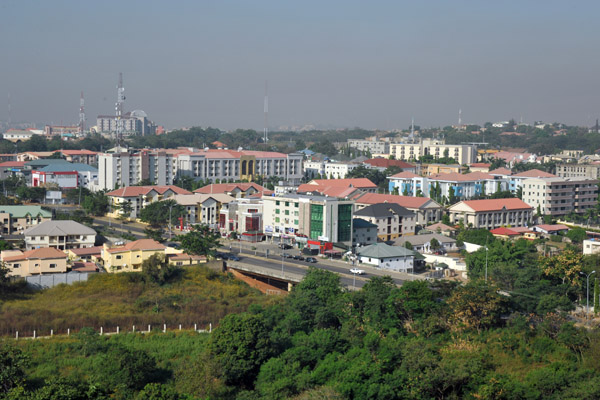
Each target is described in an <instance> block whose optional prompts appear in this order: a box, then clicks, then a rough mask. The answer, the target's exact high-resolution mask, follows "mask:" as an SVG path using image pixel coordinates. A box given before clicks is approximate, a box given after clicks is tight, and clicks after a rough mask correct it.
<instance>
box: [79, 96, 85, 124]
mask: <svg viewBox="0 0 600 400" xmlns="http://www.w3.org/2000/svg"><path fill="white" fill-rule="evenodd" d="M84 104H85V102H84V100H83V91H81V98H80V99H79V133H81V134H83V132H85V107H84Z"/></svg>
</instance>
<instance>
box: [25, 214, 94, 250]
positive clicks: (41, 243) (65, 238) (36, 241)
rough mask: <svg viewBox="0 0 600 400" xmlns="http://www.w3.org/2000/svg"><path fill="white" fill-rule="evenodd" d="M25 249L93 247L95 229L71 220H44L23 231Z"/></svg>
mask: <svg viewBox="0 0 600 400" xmlns="http://www.w3.org/2000/svg"><path fill="white" fill-rule="evenodd" d="M23 236H25V247H26V248H27V250H32V249H36V248H38V247H54V248H56V249H59V250H67V249H79V248H84V247H93V246H94V243H95V241H96V231H95V230H93V229H91V228H88V227H87V226H85V225H82V224H80V223H78V222H75V221H71V220H60V221H46V222H42V223H41V224H38V225H35V226H32V227H31V228H29V229H26V230H25V231H24V232H23Z"/></svg>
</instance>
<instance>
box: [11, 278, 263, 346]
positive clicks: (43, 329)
mask: <svg viewBox="0 0 600 400" xmlns="http://www.w3.org/2000/svg"><path fill="white" fill-rule="evenodd" d="M11 293H13V295H14V296H17V291H16V290H13V291H12V292H11ZM18 293H19V295H18V298H17V299H12V300H10V299H6V298H5V300H4V302H0V321H2V323H1V324H0V334H2V335H14V334H15V331H17V330H18V331H19V332H20V335H21V336H25V335H27V336H31V335H32V332H33V330H34V329H35V330H36V331H37V334H38V335H48V334H49V332H50V329H53V330H54V332H55V333H64V332H66V331H67V329H71V330H72V331H74V330H77V329H80V328H83V327H86V326H91V327H95V328H96V329H99V328H100V327H101V326H102V327H104V329H105V330H106V331H108V330H111V331H114V330H115V329H116V327H117V326H120V327H121V329H128V330H131V329H132V326H133V325H136V326H138V327H139V328H141V327H142V326H143V327H146V326H147V325H148V324H152V325H156V326H158V325H162V324H163V323H166V324H168V325H171V326H175V325H178V324H183V325H184V326H187V327H190V326H193V325H194V324H195V323H197V324H198V326H205V325H208V324H209V323H216V322H218V321H219V320H220V319H221V318H223V317H224V316H225V315H227V314H230V313H232V312H240V311H244V310H246V309H247V308H248V307H249V306H250V305H251V304H262V303H265V302H269V301H273V299H272V298H266V297H264V296H262V295H261V294H260V293H259V292H258V291H256V290H254V289H251V288H249V287H248V286H246V285H245V284H243V283H241V282H239V281H237V280H235V279H233V278H232V277H231V276H229V275H227V274H223V273H218V272H215V271H213V270H210V269H208V268H207V267H190V268H186V269H181V270H178V271H176V272H173V271H171V270H170V271H169V274H168V276H165V274H162V273H159V272H157V271H155V270H154V269H152V268H149V270H148V271H147V273H146V271H145V272H144V273H141V272H140V273H123V274H97V275H94V276H91V277H90V279H89V280H88V281H87V282H78V283H74V284H72V285H59V286H57V287H54V288H52V289H47V290H43V291H40V292H27V293H25V294H23V292H18ZM139 328H138V329H139Z"/></svg>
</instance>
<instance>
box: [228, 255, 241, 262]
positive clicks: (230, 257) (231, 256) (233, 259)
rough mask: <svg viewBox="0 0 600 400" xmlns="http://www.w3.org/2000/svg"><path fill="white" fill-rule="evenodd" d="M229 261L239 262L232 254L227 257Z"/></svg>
mask: <svg viewBox="0 0 600 400" xmlns="http://www.w3.org/2000/svg"><path fill="white" fill-rule="evenodd" d="M229 259H230V260H231V261H240V258H239V257H238V256H234V255H233V254H232V255H230V256H229Z"/></svg>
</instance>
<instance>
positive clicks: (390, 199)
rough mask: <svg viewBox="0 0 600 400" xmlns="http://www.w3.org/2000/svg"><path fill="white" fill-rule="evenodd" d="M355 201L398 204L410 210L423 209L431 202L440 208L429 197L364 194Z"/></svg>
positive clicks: (360, 202)
mask: <svg viewBox="0 0 600 400" xmlns="http://www.w3.org/2000/svg"><path fill="white" fill-rule="evenodd" d="M354 200H355V201H356V203H358V204H377V203H396V204H398V205H401V206H402V207H404V208H409V209H410V208H421V207H423V206H424V205H425V204H427V203H429V202H432V203H433V204H435V205H437V206H439V204H437V203H436V202H434V201H433V200H431V199H430V198H429V197H412V196H399V195H395V194H379V193H364V194H363V195H362V196H360V197H356V198H354Z"/></svg>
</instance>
